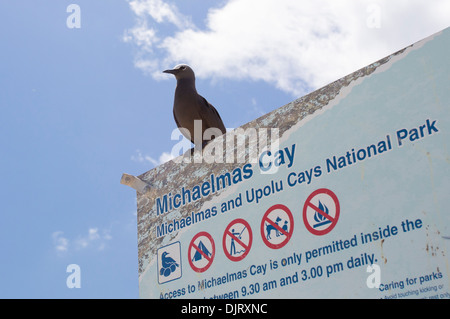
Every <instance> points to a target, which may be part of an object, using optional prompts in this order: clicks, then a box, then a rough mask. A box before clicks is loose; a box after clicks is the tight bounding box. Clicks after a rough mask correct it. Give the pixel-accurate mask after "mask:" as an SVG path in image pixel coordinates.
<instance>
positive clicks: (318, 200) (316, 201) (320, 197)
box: [303, 188, 340, 236]
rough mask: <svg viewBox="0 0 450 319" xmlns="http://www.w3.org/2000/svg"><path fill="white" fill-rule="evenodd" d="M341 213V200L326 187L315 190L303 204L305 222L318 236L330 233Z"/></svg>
mask: <svg viewBox="0 0 450 319" xmlns="http://www.w3.org/2000/svg"><path fill="white" fill-rule="evenodd" d="M339 214H340V206H339V200H338V198H337V196H336V194H334V193H333V192H332V191H330V190H329V189H326V188H321V189H318V190H316V191H314V192H313V193H312V194H311V195H309V197H308V198H307V199H306V201H305V205H304V206H303V222H304V223H305V226H306V228H307V229H308V230H309V231H310V232H311V233H312V234H314V235H317V236H322V235H325V234H328V233H329V232H330V231H331V230H332V229H333V228H334V227H335V226H336V224H337V222H338V219H339Z"/></svg>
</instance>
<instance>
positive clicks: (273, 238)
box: [261, 204, 294, 249]
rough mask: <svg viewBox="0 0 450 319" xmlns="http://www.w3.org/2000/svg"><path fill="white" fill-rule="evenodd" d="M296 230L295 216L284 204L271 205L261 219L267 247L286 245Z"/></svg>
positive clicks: (262, 234) (263, 238)
mask: <svg viewBox="0 0 450 319" xmlns="http://www.w3.org/2000/svg"><path fill="white" fill-rule="evenodd" d="M293 232H294V217H293V216H292V213H291V211H290V210H289V208H287V207H286V206H284V205H281V204H278V205H274V206H272V207H270V208H269V209H268V210H267V211H266V213H265V214H264V217H263V218H262V220H261V236H262V240H263V242H264V243H265V244H266V245H267V247H269V248H272V249H279V248H281V247H283V246H284V245H286V244H287V243H288V242H289V240H290V239H291V237H292V233H293Z"/></svg>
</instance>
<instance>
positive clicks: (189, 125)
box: [163, 64, 226, 148]
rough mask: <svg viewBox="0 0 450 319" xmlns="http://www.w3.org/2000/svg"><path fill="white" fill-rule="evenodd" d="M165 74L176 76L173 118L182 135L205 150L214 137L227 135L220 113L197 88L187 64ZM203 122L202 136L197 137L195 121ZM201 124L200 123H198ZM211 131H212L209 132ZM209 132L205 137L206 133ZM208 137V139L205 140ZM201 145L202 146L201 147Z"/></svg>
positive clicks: (192, 72)
mask: <svg viewBox="0 0 450 319" xmlns="http://www.w3.org/2000/svg"><path fill="white" fill-rule="evenodd" d="M163 72H164V73H170V74H173V75H175V78H176V79H177V87H176V89H175V98H174V102H173V117H174V119H175V122H176V123H177V126H178V128H179V129H180V131H181V133H182V134H183V135H184V136H185V137H186V138H187V139H188V140H190V141H191V142H192V143H194V144H195V146H196V147H199V148H203V147H204V146H205V145H206V144H207V143H208V142H210V141H211V140H212V139H213V138H212V136H214V137H217V136H219V135H222V134H225V133H226V129H225V126H224V124H223V121H222V119H221V117H220V115H219V112H217V110H216V109H215V108H214V106H212V105H211V104H210V103H209V102H208V101H207V100H206V99H205V98H204V97H203V96H201V95H200V94H198V93H197V89H196V88H195V74H194V71H193V70H192V69H191V67H189V66H188V65H186V64H180V65H177V66H176V67H174V68H173V69H172V70H165V71H163ZM195 120H200V121H201V136H195V135H194V132H195V133H197V134H199V133H200V131H199V129H197V131H195V130H194V121H195ZM197 123H200V122H197ZM208 129H210V130H208ZM206 130H208V132H207V134H206V135H205V134H204V133H205V131H206ZM205 137H206V138H205ZM199 144H200V145H199Z"/></svg>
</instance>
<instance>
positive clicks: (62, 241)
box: [52, 231, 69, 253]
mask: <svg viewBox="0 0 450 319" xmlns="http://www.w3.org/2000/svg"><path fill="white" fill-rule="evenodd" d="M63 234H64V233H63V232H62V231H55V232H53V234H52V239H53V245H54V247H55V250H56V251H57V252H58V253H61V252H65V251H67V249H68V247H69V240H68V239H67V238H65V237H64V236H63Z"/></svg>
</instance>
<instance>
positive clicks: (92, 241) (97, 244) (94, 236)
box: [75, 228, 112, 250]
mask: <svg viewBox="0 0 450 319" xmlns="http://www.w3.org/2000/svg"><path fill="white" fill-rule="evenodd" d="M111 239H112V236H111V234H110V232H109V231H108V230H105V229H104V230H102V231H101V233H100V232H99V230H98V228H89V229H88V233H87V235H83V236H79V237H78V238H77V239H76V241H75V247H76V248H77V249H84V248H87V247H94V248H95V249H97V250H103V249H104V248H105V247H106V241H108V240H111Z"/></svg>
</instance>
